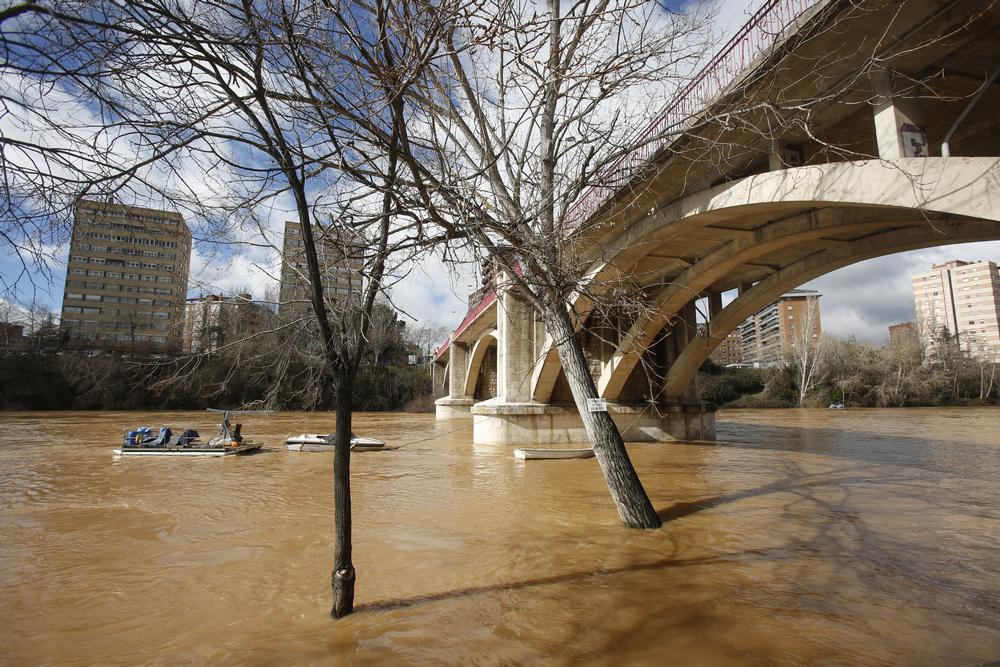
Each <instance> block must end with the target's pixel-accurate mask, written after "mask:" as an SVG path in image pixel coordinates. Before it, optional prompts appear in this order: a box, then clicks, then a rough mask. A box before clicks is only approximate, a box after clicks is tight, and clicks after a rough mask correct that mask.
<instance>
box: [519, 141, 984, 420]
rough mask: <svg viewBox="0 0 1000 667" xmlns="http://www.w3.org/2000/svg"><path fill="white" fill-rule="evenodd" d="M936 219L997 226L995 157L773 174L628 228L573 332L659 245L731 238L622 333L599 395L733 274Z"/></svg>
mask: <svg viewBox="0 0 1000 667" xmlns="http://www.w3.org/2000/svg"><path fill="white" fill-rule="evenodd" d="M942 216H965V217H971V218H979V219H987V220H1000V158H964V157H963V158H914V159H903V160H898V161H894V162H887V161H883V160H869V161H864V162H854V163H832V164H825V165H816V166H808V167H799V168H796V169H786V170H780V171H774V172H769V173H766V174H760V175H756V176H750V177H747V178H744V179H741V180H739V181H734V182H732V183H727V184H723V185H720V186H716V187H714V188H710V189H708V190H705V191H703V192H699V193H696V194H694V195H691V196H689V197H686V198H684V199H682V200H680V201H678V202H675V203H673V204H671V205H669V206H666V207H664V208H662V209H660V210H659V211H657V212H655V213H653V214H652V215H650V216H647V217H645V218H643V219H641V220H639V221H637V222H635V223H633V224H631V225H629V226H628V227H627V228H626V229H624V230H622V231H621V232H620V233H619V234H617V235H616V236H615V237H614V238H613V239H611V240H609V241H608V242H607V243H606V244H605V254H604V256H603V257H602V258H601V259H600V260H598V261H596V262H595V263H594V265H593V266H592V267H591V269H590V271H589V272H588V274H587V276H586V278H585V280H584V287H583V289H581V290H580V293H581V297H580V298H579V299H578V300H577V303H574V304H573V309H574V313H575V317H576V319H577V321H578V323H579V326H582V322H583V321H584V320H585V319H586V317H587V315H588V314H589V312H590V310H591V309H592V307H593V304H592V303H591V302H590V299H589V298H588V297H587V296H585V294H586V293H587V287H588V286H589V285H591V284H598V283H599V282H600V281H601V279H602V277H605V276H607V275H608V274H609V272H628V271H630V270H634V268H635V267H636V266H637V265H638V263H639V262H640V261H641V260H642V259H643V258H644V257H646V256H648V255H651V254H653V252H654V249H655V248H657V247H658V246H661V245H663V244H665V243H669V242H670V241H671V240H672V239H679V238H681V237H683V236H684V235H685V234H692V233H697V232H698V230H705V229H712V230H713V231H715V230H719V229H726V230H727V232H726V233H728V234H729V238H722V239H721V240H720V242H719V243H717V244H716V245H714V246H713V247H711V248H708V249H706V250H705V252H704V253H702V254H701V256H699V257H697V258H694V259H695V261H693V262H691V264H690V266H688V268H687V269H685V270H684V271H682V272H681V274H680V275H677V276H672V277H670V280H669V283H668V284H667V285H665V286H664V288H663V289H662V290H661V291H660V292H659V293H657V294H655V295H654V297H653V301H652V303H651V312H650V313H649V315H648V316H646V317H644V318H642V319H641V321H639V322H637V323H636V324H635V325H634V326H633V327H631V329H630V330H629V331H628V332H627V333H626V334H625V336H624V338H623V340H622V343H621V345H620V349H619V352H616V354H615V357H614V358H613V359H612V361H611V363H610V364H609V366H610V368H609V370H608V371H607V372H605V373H604V375H603V376H602V378H601V379H600V381H599V386H598V389H599V391H600V393H601V395H603V396H607V397H609V398H616V397H617V395H618V393H619V392H620V390H621V386H622V384H624V382H625V380H626V379H627V378H628V375H629V373H631V371H632V370H633V368H634V366H635V363H636V362H637V361H638V356H637V354H636V353H637V352H638V353H641V350H644V349H645V347H646V346H647V345H648V344H649V341H650V340H652V338H653V337H655V336H656V335H657V333H658V332H659V331H660V330H661V329H662V328H663V326H664V325H665V324H666V323H667V322H669V321H670V319H671V318H672V317H673V316H674V315H675V314H676V313H677V312H679V311H680V309H681V308H682V307H683V306H684V305H685V304H686V303H687V302H689V301H691V300H692V299H695V298H698V296H699V295H701V293H702V292H703V291H704V290H705V289H707V288H708V287H709V286H710V285H712V284H713V283H719V282H720V281H723V280H724V277H725V276H726V275H727V274H728V273H729V272H731V271H732V270H733V269H734V268H736V267H738V266H740V265H744V264H746V263H747V262H749V261H751V260H753V259H755V258H759V257H763V256H765V255H767V254H769V253H773V252H775V251H776V250H779V249H781V248H793V247H795V246H803V245H806V244H808V243H810V242H821V243H825V244H843V243H845V242H850V239H847V240H845V239H835V238H824V237H834V236H844V235H854V236H856V235H860V234H866V233H873V232H876V231H878V230H880V229H895V228H897V227H903V226H916V225H920V224H924V225H926V224H928V222H929V221H933V220H936V219H941V218H942ZM749 218H756V219H760V220H761V224H760V225H759V226H757V227H754V228H752V229H738V228H736V227H737V225H736V224H734V223H739V222H740V221H741V220H744V219H749ZM727 223H729V224H730V225H731V226H732V227H733V228H732V229H728V228H727ZM551 344H552V342H551V341H549V340H547V341H546V346H543V349H542V351H541V354H540V355H539V359H540V361H539V366H538V367H536V369H535V373H534V378H533V380H534V381H533V383H532V396H533V399H534V400H535V401H537V402H542V403H545V402H548V401H549V399H550V398H551V395H552V390H553V388H554V386H555V383H556V380H557V378H558V375H559V372H560V368H559V360H558V355H556V354H553V353H552V350H551V347H550V346H551ZM619 367H620V368H619Z"/></svg>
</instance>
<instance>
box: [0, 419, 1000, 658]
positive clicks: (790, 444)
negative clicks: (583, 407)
mask: <svg viewBox="0 0 1000 667" xmlns="http://www.w3.org/2000/svg"><path fill="white" fill-rule="evenodd" d="M998 415H1000V413H998V411H997V410H996V409H990V408H983V409H948V410H899V411H896V410H878V411H865V410H845V411H833V410H829V411H827V410H806V411H800V410H789V411H734V412H724V413H720V415H719V418H720V423H719V437H720V441H721V442H720V443H719V444H707V443H687V444H638V443H636V444H631V445H629V451H630V454H631V455H632V458H633V461H634V462H635V464H636V467H637V469H638V470H639V473H640V475H641V477H642V479H643V482H644V484H645V486H646V488H647V490H648V491H649V494H650V497H651V498H652V500H653V503H654V506H656V507H657V508H658V510H659V511H660V514H661V516H662V517H663V518H664V520H665V525H664V528H663V529H661V530H658V531H643V532H640V531H630V530H627V529H625V528H622V527H620V525H619V524H618V521H617V515H616V513H615V511H614V509H613V507H612V506H611V504H610V500H609V499H608V495H607V490H606V489H605V487H604V485H603V481H602V480H601V477H600V473H599V471H598V469H597V464H596V461H594V460H593V459H589V460H568V461H540V462H528V463H524V462H517V461H515V460H514V458H513V456H512V455H511V452H510V448H508V447H493V446H491V447H476V448H473V447H472V446H471V429H469V428H462V426H463V424H462V422H454V421H452V422H436V421H435V420H434V419H433V417H432V416H423V415H420V416H415V415H399V414H389V415H386V414H369V415H360V416H358V418H357V420H356V423H357V428H356V431H357V432H358V433H359V434H362V435H370V436H376V437H379V438H382V439H385V440H386V441H388V442H389V443H390V444H391V445H400V444H404V445H405V444H406V443H411V442H415V444H412V445H408V446H404V447H402V448H401V449H398V450H395V451H388V452H365V453H356V454H355V455H354V456H353V457H352V479H353V490H354V512H355V523H354V527H355V564H356V566H357V567H358V590H357V603H358V606H359V609H360V611H359V613H357V614H355V615H353V616H351V617H349V618H347V619H344V620H342V621H337V622H334V621H332V620H330V619H329V618H328V616H327V615H326V613H327V608H328V604H329V588H328V586H329V584H328V582H329V568H330V558H331V551H332V542H331V524H332V510H331V507H330V496H331V490H330V488H331V474H330V465H331V461H332V456H331V455H329V454H322V453H320V454H316V453H291V452H286V451H284V450H283V449H282V448H281V447H280V443H281V440H282V439H283V437H284V436H285V435H286V434H288V433H292V432H296V433H299V432H303V431H325V430H329V429H332V427H333V415H332V414H287V413H286V414H280V415H261V416H251V417H247V418H246V419H245V420H244V421H245V423H246V425H245V427H244V431H245V433H246V434H247V435H248V436H250V437H254V438H257V439H261V440H263V441H264V442H265V443H266V445H267V447H266V448H265V450H264V451H263V452H262V453H260V454H256V455H252V456H247V457H231V458H227V459H209V460H200V459H176V458H169V459H124V460H118V461H115V460H112V457H111V451H110V450H111V449H112V447H113V446H114V445H115V444H116V443H117V442H118V439H119V438H120V433H121V428H122V427H124V426H135V425H136V424H138V423H139V422H140V421H141V422H145V423H153V424H159V423H163V422H166V423H169V424H170V425H171V426H175V427H178V426H184V425H191V426H194V427H196V428H199V427H200V430H202V431H210V430H211V428H210V427H211V423H212V422H211V417H210V416H208V415H206V414H205V413H159V414H139V413H54V414H42V413H6V414H0V427H2V432H3V434H4V437H3V439H2V440H0V505H2V507H3V511H2V514H0V620H2V623H0V647H2V648H0V662H3V663H8V664H32V665H33V664H45V663H48V664H52V663H59V664H81V665H82V664H134V663H141V662H155V663H171V664H173V663H178V662H186V663H206V662H213V663H216V662H222V663H239V664H276V663H277V664H296V663H298V664H311V663H317V662H319V663H323V662H334V663H336V664H396V663H409V664H414V663H416V664H456V665H459V664H460V665H465V664H469V663H477V662H478V663H487V664H497V663H500V664H517V663H532V662H544V663H545V664H567V665H569V664H581V663H582V664H608V663H614V664H650V665H653V664H655V665H660V664H664V663H665V662H667V661H669V662H674V663H677V664H711V665H727V664H733V665H738V664H758V663H765V664H766V663H782V664H810V665H811V664H829V665H834V664H836V665H845V664H852V665H853V664H887V665H888V664H906V665H961V664H970V663H979V662H985V661H989V660H996V659H998V658H1000V593H998V591H1000V506H998V500H1000V491H998V486H997V481H998V478H1000V451H998V449H1000V446H998V444H997V440H998V438H997V436H996V433H997V432H998V431H1000V419H998ZM456 429H457V430H456ZM417 441H419V442H417Z"/></svg>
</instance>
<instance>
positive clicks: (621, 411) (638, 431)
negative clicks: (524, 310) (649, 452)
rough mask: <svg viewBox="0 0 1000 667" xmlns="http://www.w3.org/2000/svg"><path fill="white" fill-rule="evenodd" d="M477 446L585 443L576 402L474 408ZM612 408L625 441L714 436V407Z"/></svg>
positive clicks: (494, 403) (491, 403)
mask: <svg viewBox="0 0 1000 667" xmlns="http://www.w3.org/2000/svg"><path fill="white" fill-rule="evenodd" d="M471 412H472V417H473V419H474V422H473V427H472V440H473V442H475V443H477V444H508V445H542V444H556V443H570V442H574V443H580V442H586V441H587V432H586V430H585V429H584V427H583V421H582V420H581V419H580V415H579V413H578V412H577V411H576V407H575V406H572V405H570V406H559V405H543V404H539V403H500V402H498V401H496V399H491V400H489V401H483V402H481V403H476V404H475V405H474V406H472V411H471ZM608 412H609V413H610V414H611V418H612V419H614V421H615V424H617V425H618V428H619V430H620V431H621V432H622V437H623V438H624V439H625V440H626V441H632V442H669V441H673V440H715V406H714V405H711V404H708V403H700V402H698V403H674V404H668V405H660V406H656V409H653V407H652V406H649V405H628V404H621V403H609V404H608Z"/></svg>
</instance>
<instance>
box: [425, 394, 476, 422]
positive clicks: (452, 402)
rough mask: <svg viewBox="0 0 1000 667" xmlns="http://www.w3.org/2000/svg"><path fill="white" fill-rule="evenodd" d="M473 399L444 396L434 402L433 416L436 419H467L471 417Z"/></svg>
mask: <svg viewBox="0 0 1000 667" xmlns="http://www.w3.org/2000/svg"><path fill="white" fill-rule="evenodd" d="M475 402H476V401H475V399H473V398H451V397H449V396H445V397H444V398H439V399H438V400H436V401H434V415H435V416H436V417H437V418H438V419H468V418H470V417H472V412H471V411H472V405H473V404H474V403H475Z"/></svg>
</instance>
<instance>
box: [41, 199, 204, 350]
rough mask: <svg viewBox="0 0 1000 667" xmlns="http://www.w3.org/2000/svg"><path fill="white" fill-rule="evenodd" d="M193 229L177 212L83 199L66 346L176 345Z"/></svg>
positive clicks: (70, 268)
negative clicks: (191, 230) (190, 228)
mask: <svg viewBox="0 0 1000 667" xmlns="http://www.w3.org/2000/svg"><path fill="white" fill-rule="evenodd" d="M190 259H191V232H190V231H189V230H188V227H187V225H186V224H185V223H184V219H183V218H182V217H181V216H180V214H178V213H171V212H168V211H157V210H153V209H148V208H139V207H136V206H121V205H118V204H106V203H102V202H95V201H86V200H80V201H78V202H77V203H76V207H75V211H74V223H73V237H72V240H71V242H70V249H69V263H68V265H67V272H66V290H65V293H64V294H63V306H62V318H61V320H60V330H61V334H62V337H63V340H64V347H67V348H69V349H94V350H99V349H103V350H114V351H123V352H176V351H179V350H180V348H181V329H182V327H183V322H184V300H185V297H186V296H187V279H188V265H189V262H190Z"/></svg>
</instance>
